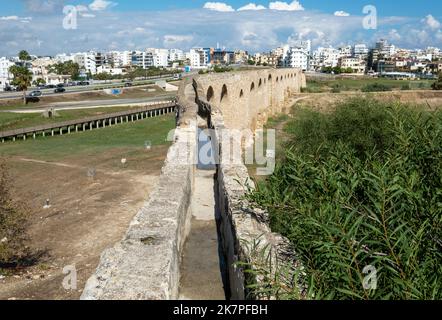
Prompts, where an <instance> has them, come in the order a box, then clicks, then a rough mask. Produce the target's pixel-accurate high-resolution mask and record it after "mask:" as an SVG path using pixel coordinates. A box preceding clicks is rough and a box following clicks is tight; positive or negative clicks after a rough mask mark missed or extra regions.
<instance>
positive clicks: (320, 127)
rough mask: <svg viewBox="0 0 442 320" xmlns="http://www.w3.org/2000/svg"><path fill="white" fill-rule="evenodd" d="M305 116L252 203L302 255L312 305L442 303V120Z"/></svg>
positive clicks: (413, 114) (363, 114)
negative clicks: (373, 281) (372, 280)
mask: <svg viewBox="0 0 442 320" xmlns="http://www.w3.org/2000/svg"><path fill="white" fill-rule="evenodd" d="M296 116H297V117H296V120H292V122H291V123H290V124H289V125H288V127H287V132H288V133H289V134H291V137H292V138H291V141H290V143H289V145H288V146H287V150H286V155H285V160H284V162H283V163H280V164H278V165H277V168H276V171H275V173H274V174H273V175H272V176H271V177H269V179H268V180H267V181H265V182H260V183H258V186H257V189H256V191H254V192H253V193H251V194H250V195H249V198H250V200H252V201H253V202H254V203H256V204H257V205H258V206H260V207H263V208H265V209H266V210H267V211H268V212H269V215H270V221H271V227H272V229H273V231H275V232H279V233H281V234H283V235H284V236H286V237H287V238H288V239H289V240H290V241H291V243H292V244H293V245H294V248H295V250H296V252H297V254H298V256H299V259H300V260H301V262H302V263H303V265H304V267H305V272H306V274H307V279H306V283H307V284H308V286H309V290H308V292H309V298H311V299H441V298H442V281H441V278H442V166H441V163H442V112H433V113H432V112H429V111H424V110H420V109H418V108H413V107H408V106H404V105H397V104H385V103H381V102H376V101H372V100H363V99H356V100H350V101H348V102H345V103H343V104H342V105H341V106H339V107H338V108H337V110H336V111H335V112H332V113H331V114H328V115H325V114H321V113H317V112H313V111H307V110H302V111H299V112H298V113H297V114H296ZM367 266H373V267H375V268H376V270H377V289H376V290H365V289H364V287H363V281H364V277H366V274H365V273H364V269H365V268H366V267H367ZM294 298H295V296H294Z"/></svg>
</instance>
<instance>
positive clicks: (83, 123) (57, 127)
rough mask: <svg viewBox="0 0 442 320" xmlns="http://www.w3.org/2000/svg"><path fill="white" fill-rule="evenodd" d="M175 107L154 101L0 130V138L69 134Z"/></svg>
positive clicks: (168, 103)
mask: <svg viewBox="0 0 442 320" xmlns="http://www.w3.org/2000/svg"><path fill="white" fill-rule="evenodd" d="M175 108H176V101H175V100H170V101H162V102H155V103H152V104H149V105H146V106H144V107H142V108H136V109H130V110H126V111H120V112H114V113H108V114H104V115H100V116H92V117H87V118H82V119H77V120H70V121H64V122H58V123H51V124H45V125H40V126H35V127H30V128H22V129H15V130H9V131H3V132H0V139H1V142H2V143H4V142H5V141H6V140H8V139H11V140H12V141H15V140H16V139H17V138H19V137H21V138H23V140H26V139H27V136H28V135H32V137H33V138H34V139H35V138H36V137H37V135H38V134H42V136H43V137H45V136H46V133H47V132H50V134H51V136H54V135H55V134H56V133H57V132H56V131H58V134H59V135H63V132H65V131H67V133H68V134H70V133H71V129H72V128H74V129H75V132H78V131H79V130H82V131H86V130H93V129H94V128H95V129H98V128H100V125H101V127H102V128H105V127H106V126H112V125H115V124H118V123H124V122H132V121H137V120H142V119H145V118H152V117H157V116H161V115H165V114H168V113H171V112H174V111H175ZM112 122H113V123H112Z"/></svg>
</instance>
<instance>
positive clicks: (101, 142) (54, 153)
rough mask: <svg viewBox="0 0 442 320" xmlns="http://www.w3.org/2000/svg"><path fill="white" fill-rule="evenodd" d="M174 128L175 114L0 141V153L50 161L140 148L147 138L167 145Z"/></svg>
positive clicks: (154, 142)
mask: <svg viewBox="0 0 442 320" xmlns="http://www.w3.org/2000/svg"><path fill="white" fill-rule="evenodd" d="M173 128H175V117H174V115H166V116H161V117H156V118H148V119H145V120H141V121H136V122H131V123H124V124H119V125H116V126H113V127H107V128H104V129H103V128H102V129H98V130H93V131H86V132H79V133H73V134H71V135H63V136H55V137H46V138H43V137H39V138H37V139H36V140H32V139H29V140H27V141H17V142H6V143H4V144H0V156H22V157H23V156H26V157H33V158H37V159H39V160H45V161H53V160H58V159H63V158H64V157H65V156H66V155H69V156H75V155H84V156H85V157H87V156H88V155H91V156H93V155H95V154H97V153H100V152H106V151H109V150H111V149H115V148H126V149H127V148H129V149H133V150H143V149H144V144H145V142H146V141H150V142H151V144H152V146H158V145H164V144H168V142H167V141H166V138H167V134H168V132H169V131H170V130H172V129H173Z"/></svg>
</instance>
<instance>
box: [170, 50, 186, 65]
mask: <svg viewBox="0 0 442 320" xmlns="http://www.w3.org/2000/svg"><path fill="white" fill-rule="evenodd" d="M185 58H186V56H185V54H184V52H183V50H180V49H170V50H169V63H171V62H175V61H183V60H184V59H185Z"/></svg>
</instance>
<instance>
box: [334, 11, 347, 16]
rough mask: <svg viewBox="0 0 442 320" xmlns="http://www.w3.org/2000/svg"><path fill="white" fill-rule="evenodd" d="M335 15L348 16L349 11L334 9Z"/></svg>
mask: <svg viewBox="0 0 442 320" xmlns="http://www.w3.org/2000/svg"><path fill="white" fill-rule="evenodd" d="M335 16H337V17H349V16H350V13H348V12H345V11H336V12H335Z"/></svg>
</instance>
